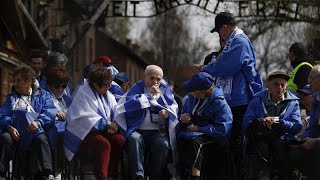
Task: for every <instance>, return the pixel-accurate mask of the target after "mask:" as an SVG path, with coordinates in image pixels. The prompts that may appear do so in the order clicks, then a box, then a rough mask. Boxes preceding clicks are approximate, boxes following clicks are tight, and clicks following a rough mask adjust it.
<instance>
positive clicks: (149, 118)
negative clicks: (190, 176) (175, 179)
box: [115, 65, 178, 180]
mask: <svg viewBox="0 0 320 180" xmlns="http://www.w3.org/2000/svg"><path fill="white" fill-rule="evenodd" d="M177 107H178V106H177V103H176V102H175V101H174V96H173V94H172V91H171V89H170V87H169V85H168V83H166V82H165V81H164V80H163V71H162V69H161V68H160V67H159V66H157V65H149V66H147V68H146V69H145V74H144V80H141V81H138V82H137V83H135V84H134V85H133V86H132V88H131V89H130V90H129V91H128V92H127V94H126V95H125V96H123V97H122V98H121V99H120V101H119V102H118V105H117V110H116V115H115V119H116V121H117V123H118V124H119V126H120V127H122V128H123V129H124V130H125V132H124V136H125V138H126V139H127V147H126V148H127V153H128V159H129V164H130V169H131V172H130V174H131V177H132V178H133V179H143V178H144V176H145V174H144V155H145V152H148V155H149V156H148V157H146V158H148V168H149V177H150V180H153V179H167V176H166V171H167V169H166V165H167V163H168V161H167V160H168V155H169V154H170V150H174V147H175V130H174V128H175V126H176V124H177V123H178V120H177ZM169 139H170V140H169ZM170 169H172V168H170Z"/></svg>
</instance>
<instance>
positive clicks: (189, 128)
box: [187, 124, 199, 132]
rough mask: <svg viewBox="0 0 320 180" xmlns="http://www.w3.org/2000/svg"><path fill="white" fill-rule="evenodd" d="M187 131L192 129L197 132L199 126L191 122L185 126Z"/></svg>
mask: <svg viewBox="0 0 320 180" xmlns="http://www.w3.org/2000/svg"><path fill="white" fill-rule="evenodd" d="M187 130H188V131H193V132H198V131H199V127H198V126H197V125H194V124H191V125H190V126H188V127H187Z"/></svg>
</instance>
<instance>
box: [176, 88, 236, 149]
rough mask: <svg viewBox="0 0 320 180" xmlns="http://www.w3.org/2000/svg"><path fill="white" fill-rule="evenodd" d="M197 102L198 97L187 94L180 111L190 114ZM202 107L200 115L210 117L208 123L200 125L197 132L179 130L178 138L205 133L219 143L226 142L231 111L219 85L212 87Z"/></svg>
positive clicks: (230, 125) (230, 123) (230, 122)
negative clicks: (210, 93) (212, 89)
mask: <svg viewBox="0 0 320 180" xmlns="http://www.w3.org/2000/svg"><path fill="white" fill-rule="evenodd" d="M197 102H198V99H196V98H195V97H193V96H189V97H188V98H187V100H186V102H185V104H184V106H183V112H182V113H188V114H190V115H192V111H193V109H194V107H195V105H196V104H197ZM203 109H204V110H203V112H202V115H203V116H206V117H210V118H211V122H210V124H208V125H204V126H200V127H199V132H191V131H186V130H181V131H180V132H179V133H178V138H188V139H192V138H195V137H197V136H199V135H203V134H206V135H208V136H211V137H214V138H215V139H216V140H217V141H218V142H219V143H221V144H226V143H227V142H228V139H229V134H230V130H231V127H232V113H231V110H230V107H229V105H228V104H227V102H226V100H225V98H224V95H223V91H222V89H221V88H220V87H218V86H216V87H215V88H214V91H213V93H212V95H211V97H209V99H208V101H207V102H206V104H205V105H204V107H203ZM180 123H182V122H180Z"/></svg>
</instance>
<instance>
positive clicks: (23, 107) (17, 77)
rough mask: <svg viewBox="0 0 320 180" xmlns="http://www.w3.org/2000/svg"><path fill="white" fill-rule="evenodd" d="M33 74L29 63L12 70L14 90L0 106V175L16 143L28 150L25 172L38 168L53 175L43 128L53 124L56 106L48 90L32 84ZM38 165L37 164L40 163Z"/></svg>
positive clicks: (46, 176)
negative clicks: (0, 130) (28, 65)
mask: <svg viewBox="0 0 320 180" xmlns="http://www.w3.org/2000/svg"><path fill="white" fill-rule="evenodd" d="M35 77H36V74H35V72H34V71H33V70H32V69H31V68H30V67H25V66H21V67H18V68H16V69H15V70H14V72H13V90H12V92H11V93H10V94H9V95H8V97H7V99H6V101H5V103H4V104H3V106H2V108H1V112H0V113H1V117H0V126H1V128H2V137H1V138H0V139H1V159H0V163H1V165H2V166H0V167H4V168H3V169H1V173H2V175H3V174H4V173H6V171H7V170H8V166H7V165H8V164H9V161H10V159H11V158H12V156H13V154H14V150H15V144H17V143H18V144H19V147H20V148H19V151H20V150H22V151H23V152H28V154H29V155H30V157H29V159H28V161H24V162H25V163H26V164H27V166H26V167H25V168H26V169H27V173H28V174H29V175H31V176H35V175H36V174H37V173H38V174H39V172H40V171H41V172H40V173H41V175H42V176H44V178H45V179H54V177H53V175H51V174H52V164H51V153H50V146H49V143H48V139H47V137H46V135H45V133H44V130H46V129H50V128H51V127H53V125H54V117H55V116H56V108H55V107H54V104H53V101H52V98H51V96H50V93H48V92H47V91H45V90H43V89H40V88H37V87H35V86H34V82H35ZM39 165H40V167H39Z"/></svg>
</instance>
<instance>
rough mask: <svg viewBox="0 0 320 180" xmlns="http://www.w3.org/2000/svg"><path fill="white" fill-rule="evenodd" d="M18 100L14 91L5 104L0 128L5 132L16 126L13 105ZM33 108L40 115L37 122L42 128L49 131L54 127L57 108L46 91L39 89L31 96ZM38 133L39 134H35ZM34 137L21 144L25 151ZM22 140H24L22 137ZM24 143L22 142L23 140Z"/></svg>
mask: <svg viewBox="0 0 320 180" xmlns="http://www.w3.org/2000/svg"><path fill="white" fill-rule="evenodd" d="M17 99H18V95H17V94H16V93H15V92H14V91H13V92H11V93H10V94H9V95H8V97H7V99H6V101H5V102H4V104H3V106H2V107H1V111H0V114H1V115H0V128H1V130H5V129H6V128H7V127H8V126H14V121H13V111H12V110H13V108H14V107H13V105H14V104H15V101H16V100H17ZM31 106H32V108H33V109H34V111H35V112H36V113H39V116H38V117H37V119H36V120H37V121H39V122H40V124H41V125H40V128H39V129H42V128H43V129H44V130H47V129H49V128H52V127H53V126H54V122H55V117H56V113H57V111H56V107H55V106H54V104H53V100H52V97H51V94H50V93H49V92H47V91H46V90H44V89H40V88H38V89H37V90H36V91H35V92H34V93H33V94H32V95H31ZM35 133H37V132H35ZM32 136H33V135H31V136H30V137H26V138H25V139H26V141H27V142H21V143H22V144H24V145H25V146H24V145H23V146H24V147H22V148H23V149H28V148H29V147H27V146H28V145H30V143H31V141H32ZM22 139H24V138H23V137H22ZM21 141H22V140H21Z"/></svg>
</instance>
